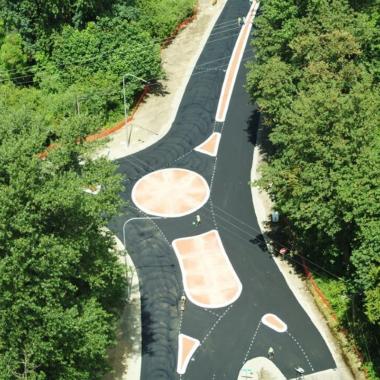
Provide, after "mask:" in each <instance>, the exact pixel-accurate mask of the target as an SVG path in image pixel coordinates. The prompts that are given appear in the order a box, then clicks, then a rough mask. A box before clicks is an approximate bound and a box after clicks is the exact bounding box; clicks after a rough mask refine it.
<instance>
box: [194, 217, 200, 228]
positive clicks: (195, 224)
mask: <svg viewBox="0 0 380 380" xmlns="http://www.w3.org/2000/svg"><path fill="white" fill-rule="evenodd" d="M200 224H201V216H200V215H199V214H197V215H196V217H195V221H194V222H193V225H194V226H199V225H200Z"/></svg>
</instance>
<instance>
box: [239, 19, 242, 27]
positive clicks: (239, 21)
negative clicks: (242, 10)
mask: <svg viewBox="0 0 380 380" xmlns="http://www.w3.org/2000/svg"><path fill="white" fill-rule="evenodd" d="M241 21H242V19H241V17H238V25H239V26H241Z"/></svg>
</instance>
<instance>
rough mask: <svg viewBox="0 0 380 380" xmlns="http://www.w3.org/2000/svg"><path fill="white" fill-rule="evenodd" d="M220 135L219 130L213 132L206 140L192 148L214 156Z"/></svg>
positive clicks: (216, 152)
mask: <svg viewBox="0 0 380 380" xmlns="http://www.w3.org/2000/svg"><path fill="white" fill-rule="evenodd" d="M221 136H222V135H221V134H220V133H219V132H214V133H213V134H212V135H211V136H210V137H209V138H208V139H207V140H206V141H204V142H203V143H202V144H201V145H198V146H197V147H196V148H194V150H196V151H197V152H201V153H204V154H208V155H209V156H212V157H215V156H216V155H217V154H218V148H219V142H220V138H221Z"/></svg>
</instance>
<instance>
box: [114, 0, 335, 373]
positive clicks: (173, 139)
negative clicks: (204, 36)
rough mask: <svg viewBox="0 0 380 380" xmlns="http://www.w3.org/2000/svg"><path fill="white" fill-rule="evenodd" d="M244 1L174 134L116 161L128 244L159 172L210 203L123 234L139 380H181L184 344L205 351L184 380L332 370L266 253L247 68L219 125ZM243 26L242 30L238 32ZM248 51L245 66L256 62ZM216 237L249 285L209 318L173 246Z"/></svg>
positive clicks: (229, 7) (217, 34)
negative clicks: (259, 370)
mask: <svg viewBox="0 0 380 380" xmlns="http://www.w3.org/2000/svg"><path fill="white" fill-rule="evenodd" d="M248 9H249V2H248V1H247V0H229V1H228V2H227V4H226V6H225V9H224V10H223V12H222V14H221V16H220V17H219V19H218V21H217V23H216V25H215V27H214V29H213V31H212V33H211V35H210V37H209V40H208V42H207V44H206V46H205V48H204V50H203V52H202V54H201V56H200V58H199V60H198V62H197V64H196V66H195V68H194V72H193V75H192V77H191V78H190V81H189V83H188V85H187V88H186V91H185V94H184V97H183V99H182V102H181V104H180V107H179V109H178V113H177V116H176V119H175V121H174V123H173V126H172V128H171V130H170V132H169V133H168V134H167V135H166V136H165V137H164V138H163V139H162V140H160V141H159V142H157V143H156V144H154V145H152V146H151V147H149V148H148V149H146V150H144V151H142V152H139V153H136V154H134V155H132V156H128V157H125V158H123V159H120V160H118V163H119V165H120V169H119V170H120V172H121V173H123V175H124V176H125V186H126V190H125V192H124V193H123V194H122V196H123V197H124V199H126V200H128V201H130V202H129V205H128V206H127V207H126V208H125V210H123V215H122V216H120V217H118V218H115V219H114V220H113V221H112V223H111V225H110V227H111V229H112V230H113V231H114V232H115V233H116V234H117V235H118V236H119V238H120V239H122V237H123V224H124V222H125V221H126V220H128V219H129V218H132V217H143V216H144V215H143V214H142V213H141V212H140V211H139V210H137V209H136V208H135V207H134V204H133V202H132V201H131V200H130V194H131V190H132V188H133V185H134V183H135V182H136V181H137V180H138V179H139V178H141V177H142V176H144V175H146V174H147V173H150V172H152V171H155V170H158V169H162V168H166V167H179V168H186V169H189V170H194V171H196V172H198V173H199V174H201V175H203V176H204V178H205V179H206V180H207V181H208V183H209V186H210V187H211V196H210V199H209V201H208V202H207V203H206V204H205V206H204V207H203V208H202V209H201V210H199V211H197V212H196V213H199V214H200V215H201V217H202V223H201V224H200V226H198V227H194V226H193V225H192V222H193V220H194V218H195V214H193V215H188V216H185V217H182V218H175V219H165V220H154V221H151V220H136V221H132V222H130V223H128V224H127V225H126V230H125V232H126V247H127V250H128V252H129V253H130V255H131V256H132V259H133V261H134V263H135V265H136V268H137V272H138V276H139V280H140V291H141V301H142V305H141V306H142V332H143V341H142V343H143V356H142V371H141V379H142V380H161V379H162V380H169V379H178V378H179V375H178V374H177V373H176V366H177V349H178V347H177V346H178V344H177V341H178V334H179V333H180V332H181V333H184V334H187V335H190V336H192V337H194V338H197V339H198V340H200V341H201V346H200V347H199V348H198V349H197V351H196V352H195V354H194V357H193V360H191V361H190V363H189V366H188V369H187V372H186V373H185V375H183V376H182V379H186V380H187V379H189V380H190V379H191V380H206V379H210V380H211V379H215V380H219V379H227V380H234V379H236V378H237V376H238V372H239V370H240V368H241V367H242V365H243V363H244V361H245V360H246V359H250V358H252V357H255V356H266V355H267V352H268V348H269V346H272V347H273V348H274V350H275V356H274V362H275V364H276V365H277V366H278V367H279V368H280V370H281V371H282V372H283V373H284V375H285V376H286V377H289V378H290V377H295V375H296V373H295V371H294V368H295V367H297V366H301V367H303V368H304V369H305V373H311V372H316V371H321V370H325V369H329V368H335V363H334V361H333V358H332V356H331V354H330V352H329V350H328V348H327V346H326V344H325V342H324V341H323V339H322V337H321V336H320V334H319V332H318V331H317V329H316V328H315V327H314V325H313V324H312V322H311V321H310V319H309V317H308V316H307V315H306V313H305V312H304V311H303V309H302V307H301V306H300V305H299V303H298V302H297V300H296V299H295V297H294V296H293V294H292V293H291V291H290V290H289V288H288V286H287V284H286V282H285V280H284V278H283V277H282V275H281V273H280V271H279V270H278V268H277V266H276V264H275V263H274V261H273V260H272V258H271V256H270V255H269V254H268V252H267V251H266V249H265V245H264V244H263V239H262V236H261V234H260V230H259V226H258V223H257V220H256V216H255V213H254V209H253V205H252V197H251V190H250V187H249V186H248V181H249V179H250V170H251V164H252V153H253V147H254V145H253V144H254V139H255V136H256V131H257V128H258V120H259V118H258V114H257V112H256V110H255V107H254V106H253V105H252V103H251V102H250V100H249V98H248V95H247V93H246V91H245V89H244V88H243V86H244V82H245V75H246V70H245V68H244V65H242V67H241V68H240V71H239V74H238V77H237V81H236V84H235V88H234V92H233V95H232V99H231V103H230V107H229V111H228V114H227V118H226V121H225V122H224V123H215V120H214V117H215V113H216V108H217V104H218V99H219V95H220V91H221V87H222V84H223V79H224V75H225V72H224V71H223V70H225V69H226V68H227V64H228V61H229V58H230V55H231V53H232V50H233V47H234V44H235V41H236V38H237V35H238V32H239V29H237V28H235V26H237V18H238V17H240V16H243V15H245V14H246V13H247V11H248ZM234 20H236V24H235V22H234ZM250 54H251V48H250V47H247V49H246V52H245V55H244V58H243V60H244V59H247V58H249V56H250ZM212 131H217V132H222V139H221V142H220V146H219V152H218V156H217V158H216V159H215V158H213V157H210V156H207V155H204V154H201V153H199V152H194V151H193V148H194V147H195V146H197V145H199V144H200V143H201V142H203V141H204V140H205V139H206V138H207V137H208V136H209V135H210V134H211V133H212ZM215 228H216V229H218V231H219V233H220V236H221V239H222V242H223V245H224V248H225V250H226V252H227V254H228V256H229V258H230V261H231V263H232V265H233V267H234V269H235V271H236V273H237V275H238V276H239V278H240V281H241V282H242V284H243V291H242V294H241V296H240V298H239V299H238V300H237V301H236V302H235V303H233V304H232V305H230V306H227V307H225V308H221V309H208V310H206V309H202V308H199V307H197V306H195V305H192V304H191V303H189V302H188V303H187V307H186V309H185V312H184V313H183V314H182V313H181V311H180V309H179V299H180V297H181V295H182V294H183V285H182V279H181V272H180V269H179V265H178V261H177V258H176V256H175V254H174V252H173V249H172V247H171V242H172V241H173V240H174V239H176V238H180V237H185V236H191V235H195V234H199V233H202V232H206V231H209V230H210V229H215ZM266 313H274V314H276V315H278V316H279V317H280V318H281V319H282V320H283V321H284V322H286V324H287V325H288V331H287V332H286V333H283V334H279V333H276V332H275V331H274V330H271V329H269V328H267V327H266V326H264V325H263V324H261V323H260V320H261V317H262V316H263V315H264V314H266Z"/></svg>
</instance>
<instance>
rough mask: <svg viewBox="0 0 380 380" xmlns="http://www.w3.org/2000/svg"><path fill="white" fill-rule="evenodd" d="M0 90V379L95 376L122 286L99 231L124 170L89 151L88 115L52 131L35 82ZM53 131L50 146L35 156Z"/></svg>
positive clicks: (108, 243)
mask: <svg viewBox="0 0 380 380" xmlns="http://www.w3.org/2000/svg"><path fill="white" fill-rule="evenodd" d="M0 90H1V97H0V115H1V119H2V123H1V127H0V202H1V205H0V220H1V221H0V294H1V297H0V342H1V343H0V368H1V369H2V374H7V375H3V376H4V377H1V378H4V379H11V378H17V376H19V377H20V378H22V376H23V374H25V373H26V371H29V372H30V373H33V375H30V378H33V379H41V380H42V379H52V378H54V379H81V380H82V379H83V380H84V379H86V380H87V379H88V380H92V379H99V378H100V377H101V375H102V373H104V372H105V371H106V369H107V365H106V350H107V348H108V347H109V346H110V345H111V344H112V343H113V340H114V331H115V326H114V322H115V320H116V317H117V315H118V310H119V307H120V306H121V304H122V299H123V294H124V286H125V280H124V270H123V268H122V267H121V266H120V264H118V257H117V255H116V253H115V252H114V250H113V238H112V236H111V235H110V234H109V233H106V232H104V230H103V228H104V227H105V226H106V225H107V222H108V221H109V219H110V218H111V217H112V216H113V215H114V214H115V213H116V212H117V211H118V207H119V205H120V198H119V196H118V193H119V191H120V189H121V186H120V177H119V176H118V175H116V174H115V166H114V165H113V164H112V163H110V162H108V161H106V160H104V159H91V151H92V147H91V145H89V144H88V143H86V142H85V139H84V137H85V136H86V135H87V133H88V130H89V128H88V127H87V125H88V123H89V122H90V121H91V120H90V119H89V118H88V117H87V116H85V115H79V116H71V117H68V118H66V119H64V120H62V121H61V122H60V123H59V124H58V125H56V126H55V127H54V128H53V129H52V126H51V124H50V120H49V118H46V117H45V116H44V113H43V112H42V111H41V110H42V109H46V108H47V107H48V106H47V104H46V103H44V101H46V99H45V98H43V97H42V98H41V97H39V96H38V95H39V93H38V92H37V91H36V90H26V89H24V90H16V89H15V88H12V87H5V86H2V87H0ZM15 93H17V94H15ZM52 130H54V133H55V139H54V144H55V146H54V149H50V150H49V153H48V155H47V156H44V155H43V156H41V152H43V151H44V150H46V146H47V143H48V141H49V136H50V135H51V131H52ZM99 184H100V185H101V191H100V192H99V193H98V194H97V195H92V194H89V193H87V192H85V191H84V190H85V189H86V188H89V187H90V188H91V187H92V186H95V185H99Z"/></svg>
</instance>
